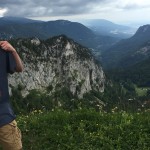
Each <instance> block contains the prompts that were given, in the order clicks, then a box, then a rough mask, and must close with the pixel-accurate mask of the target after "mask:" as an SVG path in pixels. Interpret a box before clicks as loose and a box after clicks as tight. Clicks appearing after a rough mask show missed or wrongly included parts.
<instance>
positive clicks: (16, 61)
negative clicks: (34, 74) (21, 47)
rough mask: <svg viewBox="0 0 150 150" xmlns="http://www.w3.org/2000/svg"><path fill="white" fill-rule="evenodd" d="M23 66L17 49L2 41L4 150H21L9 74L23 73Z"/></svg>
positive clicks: (0, 139)
mask: <svg viewBox="0 0 150 150" xmlns="http://www.w3.org/2000/svg"><path fill="white" fill-rule="evenodd" d="M22 70H23V64H22V62H21V59H20V57H19V55H18V53H17V52H16V50H15V48H14V47H13V46H12V45H11V44H10V43H8V42H7V41H0V145H1V146H2V147H3V150H21V149H22V142H21V133H20V130H19V129H18V127H17V123H16V121H15V115H14V113H13V111H12V108H11V106H10V102H9V92H8V79H7V74H8V73H11V74H12V73H14V72H22Z"/></svg>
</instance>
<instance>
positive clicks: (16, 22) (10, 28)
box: [0, 17, 118, 49]
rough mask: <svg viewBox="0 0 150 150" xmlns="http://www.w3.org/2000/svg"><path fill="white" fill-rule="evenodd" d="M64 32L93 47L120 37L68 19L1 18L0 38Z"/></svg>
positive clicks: (48, 36)
mask: <svg viewBox="0 0 150 150" xmlns="http://www.w3.org/2000/svg"><path fill="white" fill-rule="evenodd" d="M61 34H64V35H66V36H68V37H70V38H72V39H74V40H75V41H76V42H78V43H80V44H82V45H83V46H86V47H89V48H93V49H106V48H108V47H110V46H111V45H112V44H114V43H115V42H116V41H118V39H116V38H113V37H109V36H102V35H96V34H95V33H94V32H93V31H92V30H91V29H89V28H87V27H86V26H84V25H83V24H81V23H78V22H71V21H67V20H56V21H47V22H44V21H35V20H31V19H26V18H16V17H2V18H0V38H1V39H10V38H29V37H37V38H40V39H47V38H50V37H53V36H58V35H61Z"/></svg>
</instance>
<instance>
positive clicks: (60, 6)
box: [0, 0, 109, 17]
mask: <svg viewBox="0 0 150 150" xmlns="http://www.w3.org/2000/svg"><path fill="white" fill-rule="evenodd" d="M107 2H109V1H108V0H92V1H91V0H74V1H71V0H57V1H56V0H42V1H41V0H24V1H22V0H13V1H12V0H5V1H3V2H0V8H1V9H7V11H6V12H5V13H4V15H5V16H12V15H14V16H22V17H36V16H39V17H40V16H66V15H76V14H85V13H90V12H91V11H92V10H94V7H95V6H96V5H103V4H105V3H107Z"/></svg>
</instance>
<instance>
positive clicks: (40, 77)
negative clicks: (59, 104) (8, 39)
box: [9, 35, 105, 98]
mask: <svg viewBox="0 0 150 150" xmlns="http://www.w3.org/2000/svg"><path fill="white" fill-rule="evenodd" d="M12 44H13V45H14V46H15V48H16V49H17V51H18V53H19V54H20V56H21V58H22V60H23V63H24V71H23V72H22V73H19V74H18V73H15V74H13V75H11V76H10V77H9V85H10V88H11V87H12V86H14V87H15V86H17V85H18V84H19V85H21V86H22V87H23V95H24V96H25V95H26V94H27V93H28V92H29V91H30V90H32V89H40V90H45V88H46V87H49V86H50V87H51V90H52V91H51V92H53V91H55V90H56V89H57V88H62V87H67V88H68V89H69V90H70V91H71V93H72V94H73V95H77V96H78V97H79V98H82V97H83V94H84V93H87V92H89V91H91V90H96V91H100V92H103V91H104V82H105V76H104V72H103V70H102V68H101V66H100V65H99V63H96V61H95V59H94V57H93V55H92V53H91V52H90V50H89V49H87V48H85V47H82V46H81V45H79V44H77V43H76V42H74V41H73V40H71V39H68V38H67V37H66V36H63V35H61V36H57V37H53V38H51V39H48V40H45V41H41V40H39V39H37V38H32V39H18V40H15V41H12Z"/></svg>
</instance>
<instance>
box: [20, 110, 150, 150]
mask: <svg viewBox="0 0 150 150" xmlns="http://www.w3.org/2000/svg"><path fill="white" fill-rule="evenodd" d="M17 122H18V126H19V127H20V128H21V130H22V134H23V146H24V150H150V113H149V112H143V113H134V114H129V113H126V112H119V113H102V112H96V111H94V110H77V111H72V112H66V111H63V110H54V111H52V112H41V111H34V112H32V113H31V114H30V115H26V116H18V119H17Z"/></svg>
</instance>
